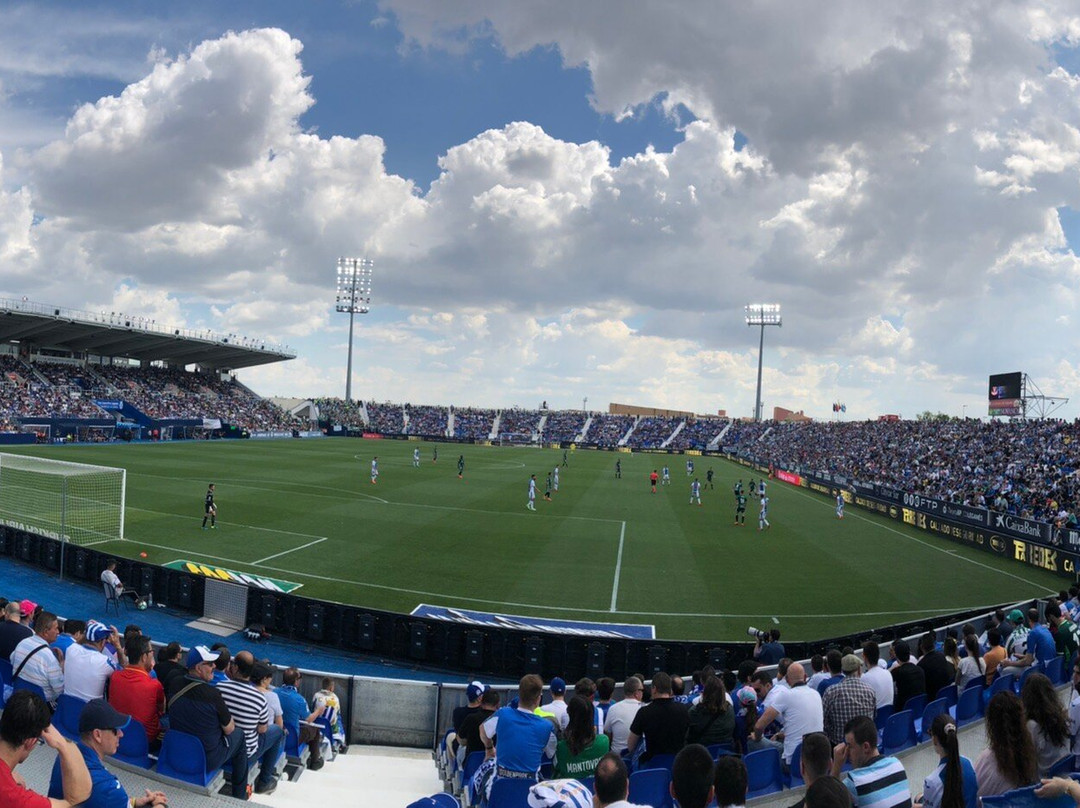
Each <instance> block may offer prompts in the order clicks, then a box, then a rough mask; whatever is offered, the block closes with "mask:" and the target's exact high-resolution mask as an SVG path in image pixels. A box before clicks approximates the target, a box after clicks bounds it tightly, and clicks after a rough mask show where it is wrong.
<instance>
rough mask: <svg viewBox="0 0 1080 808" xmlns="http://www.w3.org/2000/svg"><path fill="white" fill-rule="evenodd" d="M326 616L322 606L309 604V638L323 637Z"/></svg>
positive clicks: (318, 638) (319, 638) (317, 638)
mask: <svg viewBox="0 0 1080 808" xmlns="http://www.w3.org/2000/svg"><path fill="white" fill-rule="evenodd" d="M324 617H325V615H324V614H323V607H322V606H308V612H307V639H309V640H321V639H322V638H323V627H324V625H325V623H324Z"/></svg>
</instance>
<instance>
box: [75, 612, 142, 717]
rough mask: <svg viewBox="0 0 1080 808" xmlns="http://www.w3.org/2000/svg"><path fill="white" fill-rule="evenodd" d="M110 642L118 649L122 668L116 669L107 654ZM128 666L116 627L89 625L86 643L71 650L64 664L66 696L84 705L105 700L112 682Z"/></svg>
mask: <svg viewBox="0 0 1080 808" xmlns="http://www.w3.org/2000/svg"><path fill="white" fill-rule="evenodd" d="M107 641H111V642H112V644H113V645H114V646H115V647H116V649H117V650H116V654H117V659H118V661H119V665H114V664H113V662H112V661H111V660H110V659H109V657H108V656H107V655H106V654H105V643H106V642H107ZM126 664H127V657H126V656H125V655H124V649H123V648H121V647H120V634H119V632H117V630H116V626H106V625H104V624H102V623H99V622H98V621H97V620H91V621H89V622H88V623H87V624H86V639H84V640H83V641H82V642H81V643H79V644H78V645H73V646H71V647H70V648H68V652H67V657H66V659H65V660H64V692H65V693H66V694H67V695H69V696H74V697H75V698H77V699H82V700H83V701H92V700H93V699H100V698H103V697H104V695H105V685H106V683H107V682H108V681H109V678H110V677H111V676H112V675H113V674H114V673H115V672H116V671H117V670H119V668H120V667H123V666H124V665H126Z"/></svg>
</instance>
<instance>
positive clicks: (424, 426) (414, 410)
mask: <svg viewBox="0 0 1080 808" xmlns="http://www.w3.org/2000/svg"><path fill="white" fill-rule="evenodd" d="M405 408H406V410H407V411H408V413H409V429H408V432H409V434H410V435H423V436H425V437H445V436H446V430H447V427H446V423H447V420H448V419H449V408H448V407H438V406H431V405H427V404H417V405H413V404H406V405H405Z"/></svg>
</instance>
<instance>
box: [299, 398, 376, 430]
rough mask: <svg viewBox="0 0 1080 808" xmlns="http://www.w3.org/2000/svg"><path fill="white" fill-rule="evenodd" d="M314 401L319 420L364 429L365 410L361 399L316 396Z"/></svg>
mask: <svg viewBox="0 0 1080 808" xmlns="http://www.w3.org/2000/svg"><path fill="white" fill-rule="evenodd" d="M312 403H313V404H314V405H315V406H316V407H317V408H318V411H319V420H320V421H325V422H327V423H328V424H338V425H340V426H344V427H349V428H351V429H364V428H365V427H366V424H365V423H364V410H363V408H362V407H361V406H360V402H359V401H346V400H345V399H343V398H316V399H314V400H313V401H312Z"/></svg>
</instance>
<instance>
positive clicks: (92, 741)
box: [49, 699, 168, 808]
mask: <svg viewBox="0 0 1080 808" xmlns="http://www.w3.org/2000/svg"><path fill="white" fill-rule="evenodd" d="M130 722H131V717H130V716H127V715H124V714H123V713H119V712H117V711H116V710H114V709H113V708H112V706H111V705H110V704H109V703H108V702H107V701H105V700H104V699H94V700H93V701H91V702H89V703H88V704H87V705H86V706H85V707H84V708H83V710H82V712H81V713H80V714H79V741H78V744H77V746H78V749H79V751H80V752H81V753H82V756H83V760H84V761H85V762H86V768H87V769H88V770H89V772H90V780H91V783H92V789H91V792H90V799H88V800H87V801H86V804H87V805H93V806H106V807H108V806H130V808H150V807H151V806H159V805H166V804H167V803H168V800H167V799H166V797H165V794H164V793H163V792H161V791H150V790H149V789H146V793H145V794H143V795H142V796H139V797H129V796H128V793H127V792H126V791H125V790H124V786H123V785H122V784H121V783H120V780H119V779H118V778H117V776H116V775H115V774H113V773H112V772H111V771H109V770H108V769H106V768H105V766H104V764H103V763H102V758H104V757H109V756H111V755H115V754H116V750H117V749H119V747H120V739H121V738H122V737H124V728H125V727H126V726H127V725H128V724H129V723H130ZM63 796H64V786H63V781H62V776H61V768H60V759H59V758H57V760H56V762H55V763H54V764H53V770H52V780H51V781H50V783H49V797H50V798H52V799H62V798H63Z"/></svg>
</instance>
